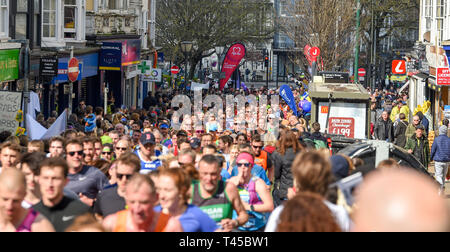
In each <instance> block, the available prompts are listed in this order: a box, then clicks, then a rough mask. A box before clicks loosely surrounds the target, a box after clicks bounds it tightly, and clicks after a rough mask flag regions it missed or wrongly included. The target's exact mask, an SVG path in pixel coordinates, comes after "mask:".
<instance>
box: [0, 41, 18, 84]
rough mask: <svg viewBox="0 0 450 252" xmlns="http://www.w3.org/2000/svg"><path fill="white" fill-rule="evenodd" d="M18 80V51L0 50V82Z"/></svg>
mask: <svg viewBox="0 0 450 252" xmlns="http://www.w3.org/2000/svg"><path fill="white" fill-rule="evenodd" d="M18 78H19V49H13V50H0V82H2V81H13V80H17V79H18Z"/></svg>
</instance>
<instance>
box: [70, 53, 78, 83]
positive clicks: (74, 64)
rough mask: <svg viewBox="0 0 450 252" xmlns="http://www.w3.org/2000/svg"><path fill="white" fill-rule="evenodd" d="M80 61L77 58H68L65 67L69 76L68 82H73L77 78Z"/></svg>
mask: <svg viewBox="0 0 450 252" xmlns="http://www.w3.org/2000/svg"><path fill="white" fill-rule="evenodd" d="M79 65H80V62H79V61H78V60H77V58H71V59H70V60H69V66H68V69H67V75H68V77H69V81H70V82H75V81H77V79H78V75H79V74H80V67H79Z"/></svg>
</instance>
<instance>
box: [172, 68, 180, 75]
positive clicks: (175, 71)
mask: <svg viewBox="0 0 450 252" xmlns="http://www.w3.org/2000/svg"><path fill="white" fill-rule="evenodd" d="M170 72H171V73H172V74H178V73H179V72H180V68H179V67H177V66H173V67H172V68H171V69H170Z"/></svg>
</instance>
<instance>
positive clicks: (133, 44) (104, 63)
mask: <svg viewBox="0 0 450 252" xmlns="http://www.w3.org/2000/svg"><path fill="white" fill-rule="evenodd" d="M140 57H141V41H140V40H138V39H130V40H122V41H108V42H103V45H102V50H101V53H100V61H99V70H100V71H101V80H102V83H103V84H104V85H105V86H103V88H105V87H106V88H107V89H106V90H107V91H108V101H109V103H112V102H114V105H115V107H116V108H118V107H120V106H122V105H125V106H127V107H132V106H137V103H138V96H139V90H140V85H139V84H140V82H139V75H138V73H139V70H138V67H137V66H138V64H139V63H140V62H141V60H140Z"/></svg>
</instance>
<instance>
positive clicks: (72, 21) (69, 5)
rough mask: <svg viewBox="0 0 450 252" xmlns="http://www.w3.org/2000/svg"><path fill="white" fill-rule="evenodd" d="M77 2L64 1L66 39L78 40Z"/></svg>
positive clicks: (72, 0)
mask: <svg viewBox="0 0 450 252" xmlns="http://www.w3.org/2000/svg"><path fill="white" fill-rule="evenodd" d="M76 24H77V0H64V38H71V39H75V38H76V34H77V32H76V30H77V29H76Z"/></svg>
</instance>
